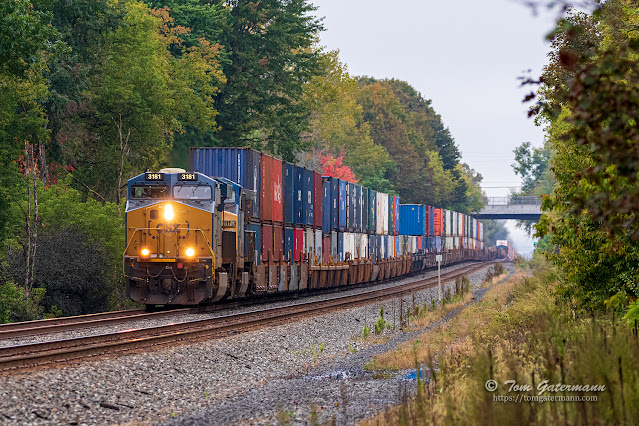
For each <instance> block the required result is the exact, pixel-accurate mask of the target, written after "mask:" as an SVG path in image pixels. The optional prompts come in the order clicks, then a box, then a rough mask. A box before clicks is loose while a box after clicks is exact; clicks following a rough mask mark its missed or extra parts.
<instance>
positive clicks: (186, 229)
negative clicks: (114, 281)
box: [122, 228, 216, 273]
mask: <svg viewBox="0 0 639 426" xmlns="http://www.w3.org/2000/svg"><path fill="white" fill-rule="evenodd" d="M129 229H131V228H129ZM159 230H163V228H135V231H133V234H131V238H129V241H128V242H127V244H126V248H125V249H124V253H123V254H122V258H123V259H124V258H125V257H126V252H127V251H129V246H130V245H131V242H132V241H133V237H135V234H136V233H137V232H138V231H159ZM175 231H195V232H197V231H200V232H201V233H202V236H203V237H204V241H205V242H206V246H207V247H208V248H209V251H210V252H211V258H212V259H213V265H212V267H213V270H214V271H215V260H216V259H215V252H213V248H212V247H211V244H210V243H209V239H208V238H206V234H205V233H204V230H203V229H202V228H177V229H175V230H174V231H173V232H175ZM122 272H123V273H124V272H125V271H124V263H123V264H122Z"/></svg>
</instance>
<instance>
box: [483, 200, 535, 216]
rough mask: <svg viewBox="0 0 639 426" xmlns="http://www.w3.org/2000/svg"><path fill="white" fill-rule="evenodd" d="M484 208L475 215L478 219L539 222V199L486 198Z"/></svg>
mask: <svg viewBox="0 0 639 426" xmlns="http://www.w3.org/2000/svg"><path fill="white" fill-rule="evenodd" d="M484 204H485V205H484V208H483V209H482V210H481V211H480V212H479V213H475V214H473V216H474V217H476V218H477V219H519V220H539V218H540V217H541V198H539V197H484Z"/></svg>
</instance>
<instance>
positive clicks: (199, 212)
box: [124, 169, 495, 307]
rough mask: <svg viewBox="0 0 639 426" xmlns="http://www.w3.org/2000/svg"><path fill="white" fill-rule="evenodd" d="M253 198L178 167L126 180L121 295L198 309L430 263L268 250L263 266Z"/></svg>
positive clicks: (478, 254)
mask: <svg viewBox="0 0 639 426" xmlns="http://www.w3.org/2000/svg"><path fill="white" fill-rule="evenodd" d="M255 199H256V194H255V192H254V191H251V190H247V189H245V188H243V187H241V186H240V185H239V184H237V183H235V182H233V181H231V180H229V179H227V178H223V177H209V176H205V175H204V174H201V173H195V172H187V171H185V170H182V169H162V170H160V171H159V172H157V173H155V172H147V173H143V174H140V175H139V176H136V177H134V178H132V179H130V180H129V181H128V184H127V203H126V249H125V252H124V276H125V279H126V288H127V294H128V295H129V296H130V297H131V299H133V300H134V301H136V302H139V303H142V304H145V305H147V307H152V306H155V305H197V304H202V303H215V302H218V301H221V300H223V299H235V298H244V297H249V296H252V295H259V294H268V293H277V292H295V291H302V290H307V289H314V288H323V287H334V286H345V285H349V284H353V283H364V282H370V281H377V280H384V279H388V278H392V277H396V276H400V275H403V274H408V273H410V272H414V271H417V270H423V269H425V268H427V267H431V266H435V265H436V260H435V259H436V258H435V256H436V253H435V252H433V251H432V250H429V251H427V250H419V251H417V252H413V253H406V254H401V255H398V254H397V253H393V254H392V255H391V254H387V255H386V256H376V255H371V254H370V253H360V252H359V250H357V252H356V253H345V254H344V256H340V257H341V258H340V259H337V258H334V257H333V256H329V257H328V258H327V256H324V258H323V259H321V256H318V254H319V253H314V252H313V249H309V250H306V251H305V252H303V253H302V252H300V253H299V255H297V256H290V254H289V256H285V255H282V253H279V254H273V253H270V252H269V254H268V255H267V256H266V257H268V259H267V260H266V261H265V260H264V259H262V258H260V254H259V253H260V248H259V247H256V241H257V239H256V235H255V234H256V233H255V231H254V230H253V231H252V230H250V227H249V223H250V220H249V218H248V215H247V213H246V212H247V210H250V207H247V206H249V205H250V203H253V202H255ZM415 238H417V237H415ZM311 247H312V244H311ZM320 247H321V245H320ZM320 250H321V249H320ZM437 254H440V255H442V260H443V262H442V264H449V263H454V262H459V261H464V260H470V259H477V260H486V259H489V258H492V257H495V252H494V251H486V250H473V249H459V250H447V251H446V252H444V253H441V252H440V253H437ZM260 260H262V261H260Z"/></svg>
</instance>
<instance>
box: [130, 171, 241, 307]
mask: <svg viewBox="0 0 639 426" xmlns="http://www.w3.org/2000/svg"><path fill="white" fill-rule="evenodd" d="M243 195H244V194H243V192H242V189H241V187H239V186H238V185H237V184H235V187H234V186H233V185H232V183H231V182H230V181H228V182H225V181H223V180H220V179H214V178H210V177H208V176H205V175H202V174H199V173H187V172H186V171H184V170H180V169H163V170H161V171H160V172H158V173H144V174H141V175H139V176H136V177H134V178H133V179H131V180H129V182H128V184H127V204H126V240H127V246H126V249H125V252H124V276H125V279H126V287H127V294H128V295H129V297H131V299H133V300H134V301H136V302H139V303H143V304H146V305H165V304H171V305H196V304H199V303H201V302H204V301H207V300H210V301H213V302H215V301H218V300H221V299H223V298H225V297H227V296H228V295H230V294H231V293H232V292H233V293H238V291H240V290H242V289H241V288H235V287H237V286H235V281H236V280H237V274H238V273H241V272H242V271H243V269H244V262H243V261H244V259H243V258H241V256H238V254H242V255H243V254H245V253H244V250H243V249H244V241H243V239H241V240H238V235H242V232H240V231H241V230H242V229H240V228H243V218H244V215H243V206H242V200H243V199H244V197H243ZM231 249H232V250H231ZM229 250H230V252H229ZM238 266H241V267H239V268H238ZM246 282H247V283H248V277H247V279H246ZM239 287H241V286H239ZM233 290H234V291H233ZM246 290H247V289H244V292H246Z"/></svg>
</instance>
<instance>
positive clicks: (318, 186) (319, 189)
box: [313, 172, 324, 229]
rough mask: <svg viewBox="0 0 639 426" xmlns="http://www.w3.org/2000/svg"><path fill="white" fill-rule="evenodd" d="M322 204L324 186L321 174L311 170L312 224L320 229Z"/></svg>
mask: <svg viewBox="0 0 639 426" xmlns="http://www.w3.org/2000/svg"><path fill="white" fill-rule="evenodd" d="M323 204H324V188H323V185H322V175H321V174H319V173H317V172H313V226H314V227H315V228H316V229H322V218H323V216H322V205H323Z"/></svg>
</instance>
